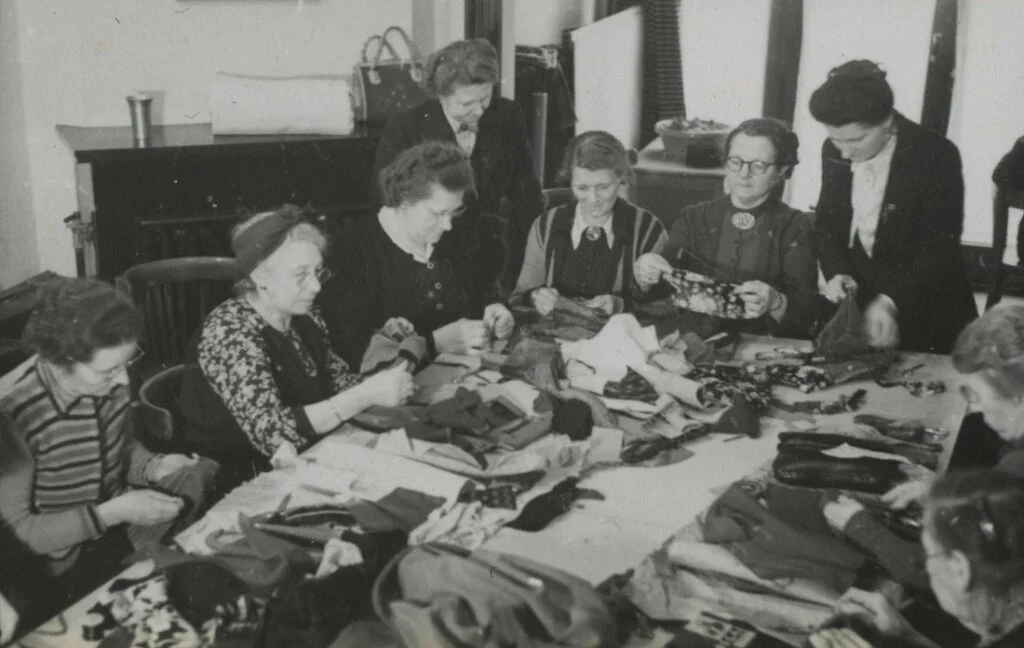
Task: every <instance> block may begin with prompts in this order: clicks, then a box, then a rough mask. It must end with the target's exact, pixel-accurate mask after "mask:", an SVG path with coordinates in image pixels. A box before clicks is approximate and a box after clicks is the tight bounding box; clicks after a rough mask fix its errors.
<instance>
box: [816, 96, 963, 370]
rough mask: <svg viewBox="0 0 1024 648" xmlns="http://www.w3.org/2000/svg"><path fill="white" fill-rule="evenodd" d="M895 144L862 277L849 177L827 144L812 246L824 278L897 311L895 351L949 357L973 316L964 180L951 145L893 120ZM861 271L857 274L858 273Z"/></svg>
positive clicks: (846, 165)
mask: <svg viewBox="0 0 1024 648" xmlns="http://www.w3.org/2000/svg"><path fill="white" fill-rule="evenodd" d="M896 127H897V139H896V150H895V152H894V153H893V158H892V166H891V167H890V170H889V181H888V184H887V185H886V188H885V197H884V199H883V201H882V213H881V215H880V217H879V223H878V231H877V234H876V236H875V245H874V250H873V256H872V258H871V259H870V262H869V265H868V268H867V270H868V271H867V272H865V264H864V263H858V261H857V259H856V258H855V257H856V254H855V252H854V251H853V250H852V249H850V247H849V245H848V242H849V237H850V225H851V222H852V220H853V207H852V206H851V205H850V191H851V188H852V183H853V174H852V172H851V170H850V164H849V162H847V161H845V160H843V159H842V157H841V155H840V154H839V151H838V149H837V148H836V147H835V146H834V145H833V144H832V142H831V141H829V140H825V143H824V144H823V145H822V150H821V158H822V172H821V195H820V196H819V197H818V206H817V216H816V219H815V239H816V241H815V243H816V246H817V251H818V259H819V260H820V261H821V269H822V272H823V273H824V275H825V279H826V280H828V279H831V278H832V277H833V276H834V275H837V274H847V275H850V276H852V277H853V278H854V279H856V280H857V282H858V283H859V284H860V285H861V286H872V285H873V290H870V289H869V290H865V291H863V292H865V293H869V294H860V295H858V297H859V298H860V299H862V300H863V301H864V302H865V303H866V302H867V301H868V300H870V299H873V298H874V297H875V296H876V295H877V294H880V293H881V294H885V295H888V296H889V297H891V298H892V300H893V301H894V302H896V306H897V308H898V309H899V316H898V322H899V327H900V339H901V342H900V348H902V349H906V350H910V351H927V352H933V353H949V352H950V351H951V350H952V348H953V343H954V342H955V341H956V336H957V335H958V334H959V333H960V331H961V330H963V328H964V326H966V325H967V323H968V322H970V321H971V320H972V319H974V318H975V317H977V315H978V311H977V307H976V306H975V304H974V297H973V294H972V292H971V286H970V282H969V281H968V279H967V272H966V270H965V268H964V264H963V258H962V256H961V252H960V235H961V233H962V231H963V220H964V180H963V172H962V170H961V164H960V152H959V151H958V150H957V148H956V146H955V145H954V144H953V143H952V142H950V141H949V140H947V139H946V138H944V137H942V136H941V135H939V134H937V133H934V132H932V131H930V130H928V129H926V128H923V127H922V126H919V125H917V124H915V123H914V122H912V121H910V120H908V119H907V118H905V117H903V115H900V114H899V113H897V114H896ZM858 270H860V272H858Z"/></svg>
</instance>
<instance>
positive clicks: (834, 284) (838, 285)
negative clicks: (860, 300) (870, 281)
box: [824, 274, 857, 304]
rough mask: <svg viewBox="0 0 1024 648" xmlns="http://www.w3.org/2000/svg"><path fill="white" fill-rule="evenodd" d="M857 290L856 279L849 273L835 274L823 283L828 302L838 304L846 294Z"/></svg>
mask: <svg viewBox="0 0 1024 648" xmlns="http://www.w3.org/2000/svg"><path fill="white" fill-rule="evenodd" d="M856 290H857V281H856V280H854V278H853V277H851V276H850V275H844V274H837V275H836V276H834V277H832V278H831V279H829V280H828V283H827V284H825V293H824V294H825V298H826V299H828V300H829V301H830V302H834V303H836V304H838V303H839V302H841V301H843V300H844V299H846V296H847V295H850V294H851V293H853V292H855V291H856Z"/></svg>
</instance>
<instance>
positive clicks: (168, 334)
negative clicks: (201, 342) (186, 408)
mask: <svg viewBox="0 0 1024 648" xmlns="http://www.w3.org/2000/svg"><path fill="white" fill-rule="evenodd" d="M236 278H237V275H236V272H235V260H234V259H232V258H228V257H182V258H177V259H161V260H160V261H150V262H147V263H142V264H139V265H137V266H134V267H132V268H129V269H128V270H127V271H126V272H125V273H124V274H123V275H122V276H121V277H120V278H119V280H118V282H119V284H121V285H127V288H128V290H129V292H130V293H131V296H132V300H133V301H134V302H135V304H136V306H137V307H138V308H139V310H140V311H141V312H142V314H143V316H144V317H145V321H146V331H145V335H144V338H143V340H142V343H141V346H142V350H143V351H144V352H145V354H146V355H145V357H144V358H143V361H144V362H142V363H140V364H142V365H143V367H142V368H140V373H139V375H138V376H134V377H133V378H134V379H135V380H137V382H136V384H140V383H141V382H143V381H144V380H145V379H146V378H147V377H148V376H149V375H152V373H153V372H154V370H156V371H160V370H163V369H166V368H168V367H172V366H174V365H177V364H181V363H183V362H184V361H185V350H186V348H187V346H188V343H189V341H190V340H191V337H192V334H193V333H195V331H197V330H198V329H199V327H200V326H201V325H202V323H203V318H205V317H206V315H207V314H208V313H209V312H210V311H211V310H213V309H214V307H216V306H217V305H218V304H220V303H221V302H222V301H224V300H225V299H227V298H228V297H229V296H231V287H232V285H233V284H234V281H235V279H236ZM147 368H148V369H149V371H147V370H146V369H147Z"/></svg>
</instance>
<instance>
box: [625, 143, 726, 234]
mask: <svg viewBox="0 0 1024 648" xmlns="http://www.w3.org/2000/svg"><path fill="white" fill-rule="evenodd" d="M633 170H634V172H635V173H636V189H635V192H634V196H635V199H636V203H637V204H638V205H640V206H641V207H643V208H644V209H647V210H649V211H651V212H653V213H654V215H655V216H657V217H658V218H659V219H661V222H662V224H664V225H665V227H666V228H670V227H672V223H673V222H675V220H676V218H677V217H678V216H679V212H681V211H682V209H683V207H686V206H687V205H692V204H694V203H699V202H703V201H705V200H711V199H712V198H714V197H715V196H719V195H721V194H722V191H723V188H722V183H723V181H724V179H725V170H724V169H721V168H712V169H699V168H696V167H689V166H686V165H685V164H683V163H682V162H680V161H678V160H675V159H673V158H672V157H670V156H668V155H666V154H665V147H664V145H663V144H662V143H661V138H660V137H659V138H658V139H656V140H654V141H653V142H651V143H650V144H648V145H647V146H646V147H645V148H644V150H643V151H641V152H640V156H639V159H638V160H637V163H636V165H635V166H634V167H633Z"/></svg>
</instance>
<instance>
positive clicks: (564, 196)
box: [541, 187, 573, 210]
mask: <svg viewBox="0 0 1024 648" xmlns="http://www.w3.org/2000/svg"><path fill="white" fill-rule="evenodd" d="M541 193H542V194H544V209H545V210H547V209H551V208H552V207H561V206H562V205H566V204H568V203H570V202H572V198H573V194H572V189H571V188H569V187H552V188H551V189H543V190H542V191H541Z"/></svg>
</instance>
